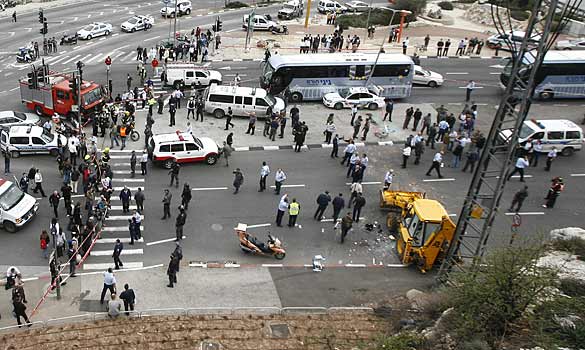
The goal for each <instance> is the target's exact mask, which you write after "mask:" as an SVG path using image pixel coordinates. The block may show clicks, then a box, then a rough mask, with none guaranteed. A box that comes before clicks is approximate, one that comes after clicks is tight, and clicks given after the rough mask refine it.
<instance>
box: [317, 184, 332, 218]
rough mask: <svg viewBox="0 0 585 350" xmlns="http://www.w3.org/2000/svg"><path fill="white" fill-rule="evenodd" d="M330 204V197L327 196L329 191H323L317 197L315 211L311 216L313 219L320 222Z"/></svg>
mask: <svg viewBox="0 0 585 350" xmlns="http://www.w3.org/2000/svg"><path fill="white" fill-rule="evenodd" d="M329 202H331V196H330V195H329V191H325V192H324V193H321V194H320V195H319V196H318V197H317V210H315V214H314V215H313V219H315V220H319V221H321V219H323V214H324V213H325V210H326V209H327V206H328V205H329Z"/></svg>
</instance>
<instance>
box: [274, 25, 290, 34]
mask: <svg viewBox="0 0 585 350" xmlns="http://www.w3.org/2000/svg"><path fill="white" fill-rule="evenodd" d="M270 32H271V33H272V34H275V35H277V34H284V35H288V27H287V26H286V25H282V26H278V27H272V29H270Z"/></svg>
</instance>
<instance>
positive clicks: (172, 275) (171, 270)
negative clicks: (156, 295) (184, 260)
mask: <svg viewBox="0 0 585 350" xmlns="http://www.w3.org/2000/svg"><path fill="white" fill-rule="evenodd" d="M178 271H179V258H178V257H177V256H175V255H173V254H171V261H170V262H169V267H168V268H167V275H168V276H169V284H167V287H169V288H174V284H175V283H177V272H178Z"/></svg>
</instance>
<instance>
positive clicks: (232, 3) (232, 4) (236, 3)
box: [225, 1, 250, 9]
mask: <svg viewBox="0 0 585 350" xmlns="http://www.w3.org/2000/svg"><path fill="white" fill-rule="evenodd" d="M249 6H250V5H248V4H246V3H245V2H241V1H230V2H228V3H226V4H225V8H226V9H239V8H242V7H249Z"/></svg>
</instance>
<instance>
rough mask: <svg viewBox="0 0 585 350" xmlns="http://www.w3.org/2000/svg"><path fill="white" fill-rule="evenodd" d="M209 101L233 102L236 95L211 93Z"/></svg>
mask: <svg viewBox="0 0 585 350" xmlns="http://www.w3.org/2000/svg"><path fill="white" fill-rule="evenodd" d="M209 102H220V103H233V102H234V97H233V96H231V95H219V94H211V95H209Z"/></svg>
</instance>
